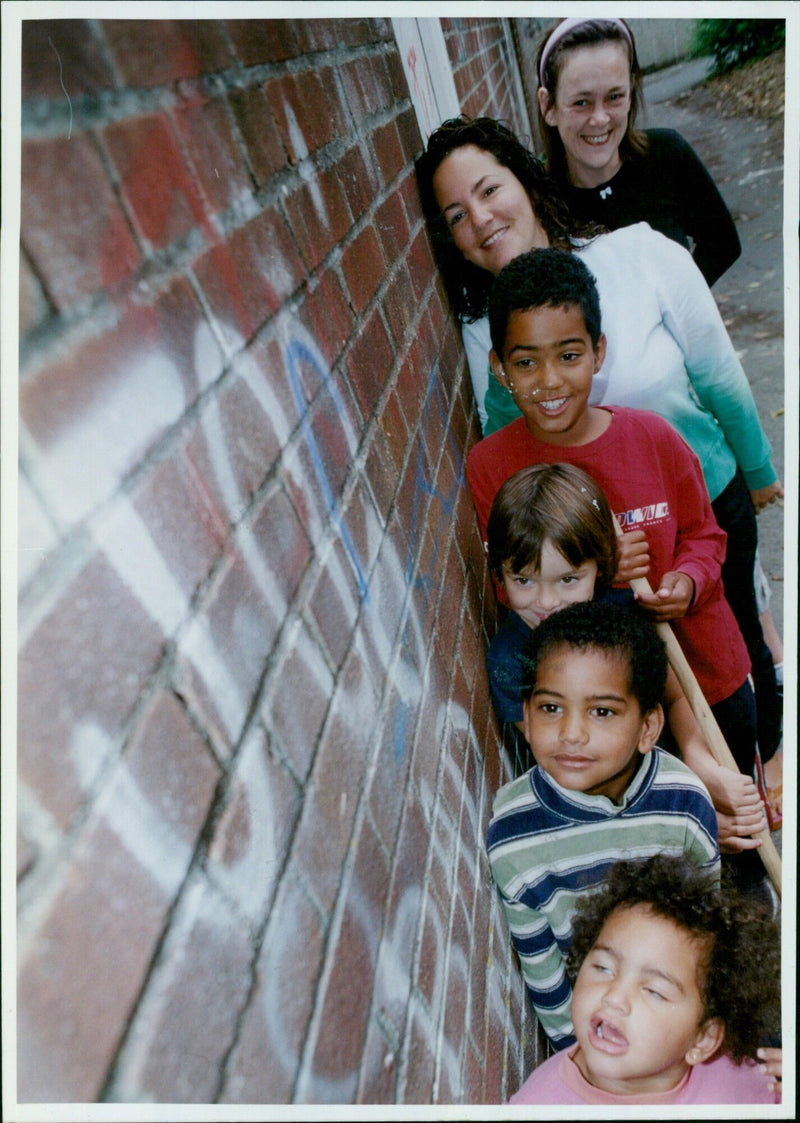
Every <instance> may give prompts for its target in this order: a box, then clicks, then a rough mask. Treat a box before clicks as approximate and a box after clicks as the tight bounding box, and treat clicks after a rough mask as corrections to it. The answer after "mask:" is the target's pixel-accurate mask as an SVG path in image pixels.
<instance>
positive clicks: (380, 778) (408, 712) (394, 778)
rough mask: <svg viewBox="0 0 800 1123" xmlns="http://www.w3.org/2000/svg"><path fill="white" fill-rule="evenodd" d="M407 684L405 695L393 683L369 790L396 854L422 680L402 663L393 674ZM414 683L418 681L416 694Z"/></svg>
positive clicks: (381, 831) (384, 839)
mask: <svg viewBox="0 0 800 1123" xmlns="http://www.w3.org/2000/svg"><path fill="white" fill-rule="evenodd" d="M393 677H394V680H395V682H396V681H397V679H398V678H399V679H400V680H401V682H402V684H403V693H402V695H401V694H400V692H399V691H398V690H397V687H396V686H395V685H394V684H393V685H392V686H391V687H390V694H389V700H388V703H387V706H386V711H385V716H384V718H383V722H382V726H381V749H380V754H379V760H380V765H379V767H378V768H376V769H375V772H374V774H373V776H372V780H371V783H370V789H369V808H370V813H371V815H372V820H373V822H374V823H375V827H376V830H377V832H378V836H379V837H380V839H381V841H382V842H383V845H384V846H385V847H386V849H387V850H388V851H389V852H390V853H394V849H395V844H396V841H397V831H398V828H399V825H400V816H401V814H402V811H403V805H404V802H405V791H406V786H407V784H408V774H409V765H410V763H411V747H412V744H413V740H414V728H415V722H416V715H417V705H418V694H419V691H420V689H421V686H422V684H421V682H420V681H419V679H418V677H417V676H416V674H415V672H414V671H413V670H412V669H411V668H410V667H408V666H406V665H401V667H400V668H399V670H398V671H397V672H396V673H395V675H394V676H393ZM411 682H414V687H413V694H412V687H411V685H410V684H411Z"/></svg>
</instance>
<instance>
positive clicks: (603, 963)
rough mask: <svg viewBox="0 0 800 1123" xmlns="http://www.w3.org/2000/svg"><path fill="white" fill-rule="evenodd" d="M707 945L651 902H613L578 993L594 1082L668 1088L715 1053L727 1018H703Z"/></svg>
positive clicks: (583, 1043) (637, 1089) (575, 1010)
mask: <svg viewBox="0 0 800 1123" xmlns="http://www.w3.org/2000/svg"><path fill="white" fill-rule="evenodd" d="M703 953H704V948H703V946H702V945H701V944H700V943H699V942H698V941H697V940H696V939H695V938H693V937H692V935H691V934H690V933H689V932H687V931H686V929H684V928H681V927H679V926H678V925H677V924H675V923H674V921H672V920H668V919H666V917H662V916H657V915H656V914H654V913H653V912H651V911H650V909H649V908H648V907H647V906H646V905H635V906H633V907H631V908H626V907H624V906H621V907H619V908H617V909H615V910H614V912H612V913H611V915H610V916H609V917H608V919H607V920H606V922H605V924H604V925H603V927H602V929H601V931H600V934H599V935H598V937H597V940H596V941H595V943H594V946H593V947H592V950H591V951H590V952H589V954H588V955H587V956H586V958H585V959H584V961H583V963H582V964H581V968H580V971H579V972H578V977H577V979H576V980H575V986H574V988H573V993H572V1023H573V1025H574V1027H575V1036H576V1037H577V1039H578V1050H577V1053H576V1054H575V1058H574V1059H575V1063H576V1064H577V1066H578V1068H579V1069H580V1070H581V1072H582V1073H583V1075H584V1076H585V1077H586V1079H587V1080H588V1081H589V1083H590V1084H593V1085H594V1086H595V1087H596V1088H601V1089H603V1090H604V1091H606V1092H613V1093H616V1094H621V1095H636V1094H639V1095H642V1094H645V1093H648V1092H666V1091H669V1090H670V1089H672V1088H674V1087H675V1086H676V1085H677V1084H679V1083H680V1081H681V1079H682V1077H683V1075H684V1073H685V1072H686V1069H687V1066H689V1065H694V1064H700V1063H702V1062H703V1061H705V1060H707V1059H708V1058H709V1057H711V1056H713V1054H714V1053H715V1052H716V1050H717V1049H718V1048H719V1045H720V1044H721V1043H722V1037H723V1035H724V1030H723V1027H722V1025H721V1023H720V1022H719V1021H717V1020H712V1021H710V1022H707V1023H703V1022H702V1017H703V998H702V995H701V992H700V982H699V977H700V971H701V969H702V962H703V958H704V956H703Z"/></svg>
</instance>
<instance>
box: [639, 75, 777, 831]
mask: <svg viewBox="0 0 800 1123" xmlns="http://www.w3.org/2000/svg"><path fill="white" fill-rule="evenodd" d="M706 72H707V71H706V64H705V62H704V60H692V61H691V62H689V63H684V64H679V65H678V66H676V67H670V68H669V70H667V71H662V72H660V73H659V74H655V75H653V76H652V77H650V78H648V79H646V80H645V97H646V101H647V106H648V108H647V112H646V117H645V120H644V121H643V124H644V125H645V126H651V127H658V126H661V127H670V128H674V129H677V131H678V132H679V133H681V134H682V135H683V136H684V137H686V139H687V140H688V141H689V143H690V144H691V145H692V147H693V148H694V149H695V150H696V151H697V153H698V155H700V157H701V158H702V159H703V161H704V163H705V164H706V166H707V167H708V169H709V171H710V172H711V174H712V176H713V177H714V180H715V181H716V183H717V185H718V187H719V189H720V191H721V192H722V195H723V197H724V199H725V201H726V202H727V204H728V206H729V207H730V210H731V213H732V214H733V217H734V219H735V221H736V225H737V228H738V230H739V237H740V239H741V242H742V255H741V257H740V258H739V260H738V261H737V262H736V263H735V264H734V265H733V266H732V267H731V268H730V269H729V270H728V272H727V273H725V274H724V275H723V276H722V277H721V278H720V279H719V280H718V281H717V283H716V285H715V286H714V295H715V297H716V299H717V302H718V304H719V306H720V309H721V311H722V315H723V318H724V320H725V322H726V324H727V326H728V331H729V332H730V334H731V338H732V339H733V342H734V345H735V347H736V349H737V351H738V352H739V355H740V357H741V360H742V364H743V366H744V368H745V371H746V372H747V375H748V377H749V379H750V383H751V385H752V387H753V393H754V396H755V399H756V403H757V405H758V409H759V414H760V417H761V422H762V424H763V426H764V429H765V431H766V433H767V436H768V438H769V440H770V443H771V444H772V448H773V454H774V461H775V466H776V468H777V470H778V472H779V474H780V475H781V478H782V479H783V480H784V482H785V481H786V470H785V462H784V429H783V426H784V419H785V418H784V412H783V411H784V357H783V339H784V303H783V301H784V294H783V256H782V255H783V244H782V230H783V120H782V119H771V120H769V119H763V118H758V117H752V116H733V117H725V118H724V119H721V118H720V116H719V113H718V112H717V111H716V109H715V99H714V97H713V96H712V94H711V93H710V92H709V91H708V90H707V89H704V88H703V87H702V86H701V85H698V83H701V82H702V80H703V78H704V77H705V74H706ZM783 514H784V512H783V507H782V506H778V505H773V506H770V507H768V508H767V509H766V510H765V511H763V512H762V513H761V515H760V516H759V547H760V552H761V560H762V565H763V568H764V570H765V572H766V574H767V577H768V579H769V583H770V588H771V590H772V611H773V615H774V617H775V620H776V623H777V625H778V630H779V632H780V633H781V635H783V569H784V564H783V563H784V518H783ZM796 535H797V530H796V528H794V530H793V532H792V536H791V537H790V539H789V541H790V542H796ZM781 835H782V832H781V831H778V832H777V833H775V834H774V835H773V836H772V837H773V840H774V842H775V844H776V846H777V847H778V850H779V851H782V845H781V841H782V840H781Z"/></svg>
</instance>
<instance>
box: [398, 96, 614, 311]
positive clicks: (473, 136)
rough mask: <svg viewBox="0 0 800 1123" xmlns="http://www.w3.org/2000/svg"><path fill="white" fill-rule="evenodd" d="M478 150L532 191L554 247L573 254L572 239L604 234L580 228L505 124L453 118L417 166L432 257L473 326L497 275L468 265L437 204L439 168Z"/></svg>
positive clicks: (458, 308)
mask: <svg viewBox="0 0 800 1123" xmlns="http://www.w3.org/2000/svg"><path fill="white" fill-rule="evenodd" d="M466 145H474V146H475V147H476V148H480V149H481V150H482V151H484V152H488V153H490V155H492V156H494V158H495V159H496V160H497V162H498V163H500V164H502V165H503V167H506V168H508V170H509V171H510V172H512V173H513V175H515V176H516V178H517V179H518V180H519V182H520V183H521V184H522V186H523V187H524V189H525V191H526V192H527V195H528V198H529V199H530V201H531V205H532V207H533V210H534V213H535V215H536V218H537V219H538V221H539V223H540V224H541V226H542V229H543V230H544V232H545V234H546V235H547V238H548V240H549V242H550V245H552V246H558V247H559V248H560V249H564V250H568V249H569V248H570V247H571V245H572V239H573V238H580V237H592V236H594V235H595V234H598V233H600V229H601V228H600V227H598V226H597V225H595V224H590V225H586V224H579V223H576V222H575V221H574V220H573V219H572V218H571V217H570V213H569V211H568V210H567V206H566V204H565V203H564V201H563V200H562V198H561V192H560V189H559V188H558V187H557V186H556V184H555V183H554V182H553V181H552V180H551V179H550V177H549V176H548V174H547V172H546V171H545V169H544V166H543V165H542V163H541V161H540V160H539V158H538V157H537V156H536V155H535V154H534V153H533V152H532V151H531V150H530V149H529V148H526V146H525V145H524V144H523V143H522V141H521V140H519V139H518V138H517V136H516V135H515V134H514V133H513V132H512V131H511V130H510V129H509V128H507V127H506V126H505V125H504V124H502V123H501V122H500V121H496V120H495V119H494V118H492V117H466V116H464V115H463V114H462V116H460V117H451V118H450V119H449V120H447V121H444V122H443V124H441V125H440V126H439V128H438V129H435V130H434V131H433V132H432V133H431V135H430V137H429V138H428V145H427V148H426V149H425V152H424V153H423V154H422V155H421V156H420V157H419V158H418V159H417V161H416V172H417V184H418V186H419V194H420V199H421V201H422V210H423V214H424V215H425V220H426V222H427V224H428V232H429V234H430V239H431V245H432V247H433V255H434V258H435V260H436V264H437V266H438V267H439V270H440V272H441V274H442V279H443V281H444V287H445V291H446V293H447V298H448V300H449V302H450V307H451V308H452V310H453V313H454V315H455V316H456V318H457V319H458V320H466V321H469V322H471V321H473V320H477V319H479V318H480V317H481V316H483V315H484V313H485V312H486V304H487V300H488V295H489V287H490V285H491V283H492V275H491V273H489V272H487V270H485V269H481V268H480V267H479V266H477V265H474V264H473V263H472V262H470V261H467V260H466V258H465V257H464V256H463V254H462V253H461V250H459V249H458V247H457V246H456V245H455V243H454V241H453V238H452V234H451V233H450V228H449V226H448V225H447V223H446V222H445V220H444V216H443V215H442V211H441V208H440V206H439V203H438V201H437V199H436V192H435V191H434V187H433V177H434V175H435V173H436V169H437V168H438V167H439V165H440V164H441V163H442V161H443V160H445V159H446V157H447V156H449V155H450V153H451V152H454V151H455V150H456V149H457V148H463V147H465V146H466Z"/></svg>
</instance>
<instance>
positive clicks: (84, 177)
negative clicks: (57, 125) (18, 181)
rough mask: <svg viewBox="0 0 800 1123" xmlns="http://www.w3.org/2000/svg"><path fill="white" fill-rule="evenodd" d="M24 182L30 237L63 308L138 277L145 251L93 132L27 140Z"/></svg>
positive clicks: (28, 245)
mask: <svg viewBox="0 0 800 1123" xmlns="http://www.w3.org/2000/svg"><path fill="white" fill-rule="evenodd" d="M22 183H23V184H24V190H23V191H22V195H21V202H20V229H21V237H22V244H23V246H24V247H25V250H26V251H27V253H28V255H29V257H30V259H31V262H32V263H33V266H34V268H35V269H36V272H37V273H38V275H39V277H40V278H41V280H42V282H43V284H44V286H45V288H46V290H47V292H48V294H49V295H50V298H51V299H52V301H53V303H54V304H55V305H56V307H57V308H58V309H59V310H61V311H64V310H67V309H69V308H71V307H72V306H73V305H75V304H76V303H78V302H79V301H80V300H82V299H83V298H85V297H86V296H90V295H92V294H93V293H96V292H99V291H101V290H103V289H112V290H113V289H115V288H118V287H119V286H120V284H121V283H122V282H123V281H124V280H126V279H127V278H129V277H130V276H131V274H132V273H133V272H134V270H135V269H136V268H137V266H138V265H139V260H140V258H139V251H138V249H137V247H136V244H135V242H134V240H133V237H132V236H131V232H130V229H129V227H128V222H127V219H126V218H125V215H124V214H123V212H122V209H121V208H120V205H119V202H118V200H117V198H116V195H115V194H114V191H113V189H112V187H111V184H110V183H109V181H108V177H107V175H106V173H105V169H104V168H103V165H102V164H101V162H100V160H99V158H98V155H97V152H96V150H95V147H94V145H93V144H92V142H91V141H90V140H89V138H88V137H87V136H86V135H85V134H83V133H76V134H75V135H74V136H72V137H71V138H70V139H68V138H66V137H50V138H45V139H41V140H24V141H23V143H22Z"/></svg>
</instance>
